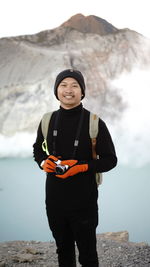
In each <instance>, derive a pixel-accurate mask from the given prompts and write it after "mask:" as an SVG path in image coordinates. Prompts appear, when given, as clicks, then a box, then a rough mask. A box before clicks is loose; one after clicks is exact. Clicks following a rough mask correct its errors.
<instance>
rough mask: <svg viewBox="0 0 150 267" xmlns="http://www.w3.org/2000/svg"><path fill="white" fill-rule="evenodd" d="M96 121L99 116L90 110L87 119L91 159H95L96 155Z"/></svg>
mask: <svg viewBox="0 0 150 267" xmlns="http://www.w3.org/2000/svg"><path fill="white" fill-rule="evenodd" d="M98 123H99V117H98V116H97V115H96V114H93V113H91V112H90V121H89V134H90V138H91V141H92V154H93V159H97V155H96V137H97V135H98Z"/></svg>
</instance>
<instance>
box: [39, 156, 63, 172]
mask: <svg viewBox="0 0 150 267" xmlns="http://www.w3.org/2000/svg"><path fill="white" fill-rule="evenodd" d="M58 160H59V159H58V158H56V157H54V156H52V155H51V156H49V157H48V158H47V159H46V160H45V162H44V164H43V165H42V168H43V170H44V171H45V172H55V168H56V163H55V162H57V161H58Z"/></svg>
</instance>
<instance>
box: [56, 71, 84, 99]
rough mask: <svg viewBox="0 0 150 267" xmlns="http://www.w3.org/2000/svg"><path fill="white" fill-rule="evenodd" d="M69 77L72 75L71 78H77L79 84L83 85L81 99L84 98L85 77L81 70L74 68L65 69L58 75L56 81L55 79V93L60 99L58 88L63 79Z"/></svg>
mask: <svg viewBox="0 0 150 267" xmlns="http://www.w3.org/2000/svg"><path fill="white" fill-rule="evenodd" d="M67 77H71V78H74V79H75V80H77V82H78V83H79V85H80V87H81V91H82V98H81V99H83V98H84V96H85V82H84V77H83V75H82V73H81V72H80V71H79V70H74V69H67V70H63V71H62V72H60V73H59V74H58V76H57V77H56V81H55V85H54V94H55V96H56V98H57V99H58V96H57V88H58V86H59V84H60V83H61V81H62V80H63V79H65V78H67Z"/></svg>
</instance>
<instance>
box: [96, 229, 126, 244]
mask: <svg viewBox="0 0 150 267" xmlns="http://www.w3.org/2000/svg"><path fill="white" fill-rule="evenodd" d="M98 237H102V238H106V239H111V240H116V241H119V242H128V241H129V233H128V232H127V231H120V232H108V233H104V234H98Z"/></svg>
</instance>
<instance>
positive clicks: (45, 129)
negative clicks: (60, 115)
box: [41, 112, 53, 155]
mask: <svg viewBox="0 0 150 267" xmlns="http://www.w3.org/2000/svg"><path fill="white" fill-rule="evenodd" d="M52 113H53V112H48V113H45V114H44V115H43V118H42V121H41V129H42V134H43V137H44V141H43V143H42V149H43V151H44V152H45V153H46V154H47V155H49V151H48V145H47V134H48V128H49V122H50V119H51V116H52Z"/></svg>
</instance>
